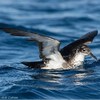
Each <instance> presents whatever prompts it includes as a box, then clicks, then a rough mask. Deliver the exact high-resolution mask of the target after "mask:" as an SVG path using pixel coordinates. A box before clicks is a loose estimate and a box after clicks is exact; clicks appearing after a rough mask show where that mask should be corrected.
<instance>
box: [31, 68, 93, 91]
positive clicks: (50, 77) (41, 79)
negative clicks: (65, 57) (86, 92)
mask: <svg viewBox="0 0 100 100" xmlns="http://www.w3.org/2000/svg"><path fill="white" fill-rule="evenodd" d="M91 72H93V71H75V70H56V71H55V70H51V71H49V70H42V71H41V72H39V73H38V74H37V75H32V78H33V80H34V83H35V86H36V87H37V88H45V89H49V90H58V89H59V90H63V89H64V88H68V89H69V88H70V89H72V88H73V86H77V85H85V84H86V83H85V82H83V81H82V80H84V79H85V78H86V77H87V76H88V75H89V74H90V73H91Z"/></svg>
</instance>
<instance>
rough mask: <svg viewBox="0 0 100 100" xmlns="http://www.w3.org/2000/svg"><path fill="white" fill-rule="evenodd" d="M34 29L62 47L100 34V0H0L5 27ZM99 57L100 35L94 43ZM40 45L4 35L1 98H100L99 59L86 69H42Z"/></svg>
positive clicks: (0, 42)
mask: <svg viewBox="0 0 100 100" xmlns="http://www.w3.org/2000/svg"><path fill="white" fill-rule="evenodd" d="M6 25H7V26H11V27H16V28H20V29H26V30H32V31H33V32H38V33H40V34H44V35H46V36H51V37H53V38H56V39H58V40H60V41H61V48H62V47H64V46H65V45H67V44H69V43H70V42H72V41H74V40H76V39H78V38H79V37H80V36H82V35H84V34H85V33H87V32H89V31H93V30H95V29H97V30H98V31H99V32H100V0H0V27H1V26H6ZM89 47H90V48H91V49H92V52H93V54H94V55H95V56H97V58H98V59H99V56H100V34H99V35H98V36H97V37H96V38H95V39H94V41H93V43H92V44H89ZM36 60H39V53H38V47H37V46H36V43H32V42H28V41H26V40H25V39H24V38H19V37H14V36H10V35H9V34H7V33H5V32H3V31H0V99H56V100H57V99H100V60H98V61H97V62H96V61H94V59H92V58H91V57H87V58H86V60H85V62H86V64H85V68H84V69H81V70H61V71H60V70H39V69H37V70H36V69H30V68H28V67H27V66H24V65H22V64H21V63H20V62H22V61H36Z"/></svg>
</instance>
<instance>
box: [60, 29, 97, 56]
mask: <svg viewBox="0 0 100 100" xmlns="http://www.w3.org/2000/svg"><path fill="white" fill-rule="evenodd" d="M97 34H98V31H97V30H95V31H91V32H89V33H87V34H85V35H83V36H82V37H80V38H79V39H78V40H76V41H74V42H72V43H70V44H69V45H67V46H65V47H64V48H62V49H61V50H60V52H61V54H62V56H67V55H69V54H70V53H71V52H72V50H73V49H75V48H77V47H78V46H80V45H83V44H88V43H91V42H92V41H93V39H94V37H95V36H96V35H97Z"/></svg>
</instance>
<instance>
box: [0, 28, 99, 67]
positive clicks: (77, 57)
mask: <svg viewBox="0 0 100 100" xmlns="http://www.w3.org/2000/svg"><path fill="white" fill-rule="evenodd" d="M0 29H1V30H3V31H5V32H7V33H10V34H11V35H14V36H25V37H28V39H30V40H32V41H36V42H38V43H39V51H40V58H41V59H42V61H38V62H22V63H23V64H24V65H27V66H29V67H31V68H42V69H72V68H76V67H77V66H80V65H82V64H83V62H84V58H85V56H87V55H91V56H92V57H93V58H94V59H96V60H97V58H96V57H95V56H94V55H93V54H92V52H91V50H90V48H89V47H88V46H87V44H88V43H91V42H92V41H93V39H94V37H95V36H96V35H97V34H98V31H97V30H95V31H92V32H89V33H87V34H85V35H84V36H82V37H81V38H79V39H78V40H76V41H74V42H72V43H70V44H69V45H67V46H65V47H64V48H62V49H61V50H60V51H59V45H60V42H59V41H58V40H56V39H53V38H50V37H46V36H43V35H39V34H36V33H32V32H26V31H23V30H18V29H14V28H0Z"/></svg>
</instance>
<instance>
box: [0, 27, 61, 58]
mask: <svg viewBox="0 0 100 100" xmlns="http://www.w3.org/2000/svg"><path fill="white" fill-rule="evenodd" d="M0 29H1V30H3V31H5V32H7V33H10V34H11V35H14V36H26V37H29V40H31V41H37V42H38V43H39V51H40V58H42V59H45V58H46V57H47V56H48V55H51V54H52V53H55V51H58V48H59V44H60V42H59V41H58V40H55V39H53V38H50V37H46V36H43V35H39V34H36V33H31V32H25V31H22V30H18V29H14V28H0Z"/></svg>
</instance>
